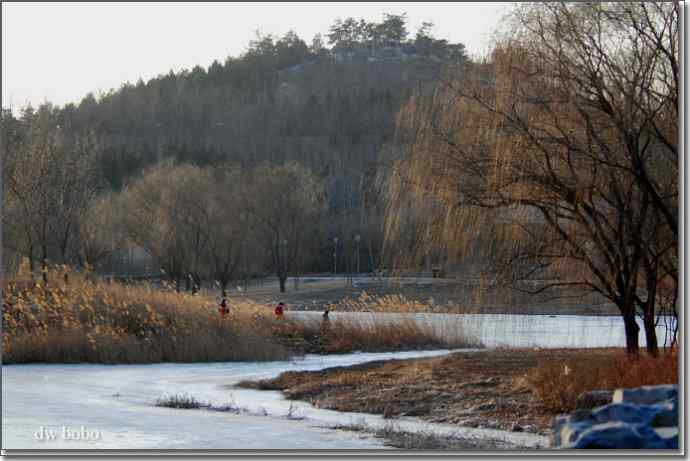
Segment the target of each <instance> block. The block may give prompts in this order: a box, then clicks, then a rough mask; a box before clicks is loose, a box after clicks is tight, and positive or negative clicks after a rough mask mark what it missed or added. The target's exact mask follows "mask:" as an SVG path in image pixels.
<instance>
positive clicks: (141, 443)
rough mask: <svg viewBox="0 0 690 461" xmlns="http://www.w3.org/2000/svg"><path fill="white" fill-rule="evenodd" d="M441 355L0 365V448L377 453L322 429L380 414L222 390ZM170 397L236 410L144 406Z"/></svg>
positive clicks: (367, 440)
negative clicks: (290, 374) (298, 373)
mask: <svg viewBox="0 0 690 461" xmlns="http://www.w3.org/2000/svg"><path fill="white" fill-rule="evenodd" d="M448 352H449V351H445V350H438V351H416V352H398V353H367V354H347V355H339V356H316V355H308V356H306V357H305V358H304V359H303V360H299V361H293V362H268V363H210V364H153V365H59V364H50V365H38V364H37V365H10V366H4V367H3V370H2V372H3V386H2V426H3V427H2V448H3V449H33V450H35V449H51V450H52V449H116V448H117V449H175V448H184V449H374V448H385V447H384V446H383V442H382V441H381V440H379V439H375V438H373V437H371V436H369V435H364V434H359V433H354V432H348V431H336V430H332V429H329V427H330V426H332V425H334V424H336V423H339V424H348V423H360V422H365V423H366V424H369V425H371V426H372V427H383V426H385V425H386V424H390V422H389V421H386V420H384V419H383V418H382V417H380V416H376V415H367V414H358V413H341V412H335V411H330V410H320V409H316V408H313V407H311V406H310V405H309V404H306V403H302V402H291V401H287V400H285V399H284V398H283V397H282V395H281V393H279V392H270V391H256V390H250V389H231V388H229V385H232V384H234V383H236V382H238V381H240V380H243V379H250V378H251V379H256V378H268V377H272V376H277V375H278V374H279V373H281V372H283V371H287V370H316V369H321V368H326V367H331V366H342V365H352V364H356V363H362V362H367V361H371V360H381V359H389V358H412V357H425V356H435V355H442V354H446V353H448ZM180 393H188V394H190V395H192V396H194V397H195V398H196V399H198V400H203V401H208V402H210V403H212V404H215V405H223V404H225V403H229V402H231V403H233V404H234V405H235V406H238V407H242V408H244V409H245V412H244V413H243V414H233V413H226V412H217V411H209V410H205V409H197V410H178V409H170V408H159V407H155V406H153V404H154V402H155V401H156V399H157V398H158V397H161V396H165V395H172V394H180ZM291 407H292V409H291ZM288 414H291V416H292V418H289V417H288ZM395 425H396V426H397V427H399V428H401V429H406V430H426V431H435V432H438V433H453V434H463V435H465V436H468V437H491V438H495V439H502V440H508V441H511V442H513V443H516V444H520V445H524V446H535V445H544V444H546V439H545V438H544V437H540V436H535V435H530V434H523V433H508V432H503V431H495V430H489V429H484V430H482V429H471V428H467V429H462V428H457V427H454V426H447V425H441V424H428V423H423V422H421V421H418V420H416V419H414V418H402V419H400V420H396V422H395ZM82 427H83V428H84V433H85V434H87V435H89V434H90V435H92V437H90V438H89V439H88V440H74V438H75V437H74V433H80V432H81V428H82ZM51 431H52V433H51ZM96 435H97V437H96ZM51 436H52V437H51ZM70 436H71V437H70ZM80 437H81V435H80ZM49 439H50V440H49Z"/></svg>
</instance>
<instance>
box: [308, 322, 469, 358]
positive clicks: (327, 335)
mask: <svg viewBox="0 0 690 461" xmlns="http://www.w3.org/2000/svg"><path fill="white" fill-rule="evenodd" d="M304 334H305V336H306V337H315V338H317V341H318V347H319V352H322V353H334V352H341V353H342V352H352V351H394V350H401V349H431V348H449V349H455V348H470V347H481V344H480V343H479V341H478V340H475V339H473V338H470V337H464V336H463V335H459V334H456V335H454V336H453V338H452V339H451V338H449V337H448V336H446V335H442V334H438V332H435V331H433V330H430V329H428V328H423V327H422V326H421V325H420V324H418V323H417V322H416V321H414V320H413V319H401V320H399V321H396V322H394V323H385V322H377V321H374V320H369V321H367V320H360V319H343V320H340V319H338V320H335V319H334V320H331V321H329V322H327V323H322V324H321V325H320V327H319V328H318V330H317V329H316V328H315V327H314V326H313V325H310V326H307V327H305V333H304Z"/></svg>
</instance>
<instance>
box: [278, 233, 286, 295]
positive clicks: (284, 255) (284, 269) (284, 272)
mask: <svg viewBox="0 0 690 461" xmlns="http://www.w3.org/2000/svg"><path fill="white" fill-rule="evenodd" d="M280 243H281V244H282V245H283V261H284V264H283V268H282V271H281V272H282V274H281V275H280V277H285V281H287V275H288V274H287V273H288V257H287V244H288V241H287V239H283V241H282V242H280ZM278 262H279V263H280V261H278ZM279 282H282V281H280V280H279ZM280 286H281V288H283V289H284V287H285V285H283V283H280ZM281 291H282V290H281Z"/></svg>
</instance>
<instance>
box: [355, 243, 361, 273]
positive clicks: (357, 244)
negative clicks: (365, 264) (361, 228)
mask: <svg viewBox="0 0 690 461" xmlns="http://www.w3.org/2000/svg"><path fill="white" fill-rule="evenodd" d="M360 238H361V237H360V236H359V234H357V235H355V244H356V246H357V275H359V240H360Z"/></svg>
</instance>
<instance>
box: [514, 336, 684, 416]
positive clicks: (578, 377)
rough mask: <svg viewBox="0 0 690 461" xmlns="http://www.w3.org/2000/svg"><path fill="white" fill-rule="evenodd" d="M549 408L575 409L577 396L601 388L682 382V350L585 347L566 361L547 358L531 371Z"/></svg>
mask: <svg viewBox="0 0 690 461" xmlns="http://www.w3.org/2000/svg"><path fill="white" fill-rule="evenodd" d="M527 381H528V383H529V385H530V386H531V387H532V389H534V391H535V393H536V395H537V397H538V398H539V400H540V401H541V403H542V404H543V405H544V407H545V409H546V410H548V411H552V412H554V413H562V412H569V411H572V410H574V409H575V404H576V402H577V398H578V397H579V396H580V395H581V394H582V393H583V392H587V391H592V390H597V389H616V388H632V387H639V386H647V385H656V384H677V383H678V354H677V352H676V350H675V349H673V350H670V351H665V352H663V353H662V354H661V355H660V356H659V357H652V356H651V355H648V354H641V355H640V356H639V357H631V356H628V355H626V354H625V353H624V352H622V351H616V352H613V353H608V354H596V353H593V352H588V351H583V352H582V353H581V354H578V356H577V357H576V358H573V359H571V360H566V361H547V362H545V363H542V364H540V365H539V366H537V367H535V368H533V369H532V370H530V371H529V373H528V374H527Z"/></svg>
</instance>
